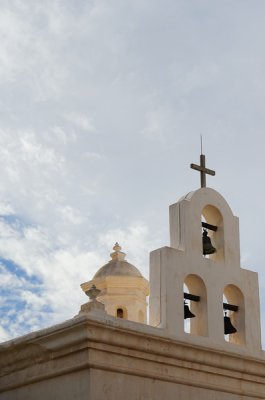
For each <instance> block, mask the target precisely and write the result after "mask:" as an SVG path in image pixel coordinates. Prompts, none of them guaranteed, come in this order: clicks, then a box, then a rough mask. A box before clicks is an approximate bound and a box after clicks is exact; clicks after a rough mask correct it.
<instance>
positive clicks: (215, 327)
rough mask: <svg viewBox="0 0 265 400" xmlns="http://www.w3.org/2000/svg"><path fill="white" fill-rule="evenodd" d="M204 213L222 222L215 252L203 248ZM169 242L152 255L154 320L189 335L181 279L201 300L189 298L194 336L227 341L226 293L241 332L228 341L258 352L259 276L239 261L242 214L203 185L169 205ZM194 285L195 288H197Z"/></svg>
mask: <svg viewBox="0 0 265 400" xmlns="http://www.w3.org/2000/svg"><path fill="white" fill-rule="evenodd" d="M203 217H204V219H205V221H206V222H207V223H209V224H212V225H216V226H217V227H218V229H217V231H216V233H214V234H213V235H212V243H213V244H214V246H215V247H216V248H217V252H216V253H215V254H213V255H211V256H209V258H206V257H204V256H203V254H202V227H201V221H202V218H203ZM170 244H171V247H163V248H161V249H158V250H155V251H153V252H152V253H151V255H150V324H151V325H153V326H159V327H163V328H164V329H165V330H166V331H167V332H168V334H169V335H170V336H172V337H176V338H181V339H183V340H185V338H187V333H185V332H184V320H183V290H184V288H183V285H184V283H186V285H187V286H188V285H189V286H190V287H191V288H193V293H192V294H194V295H198V296H200V302H199V303H194V302H191V303H190V307H191V311H192V312H194V314H195V315H196V318H193V319H192V320H191V332H192V335H191V336H196V335H199V336H204V337H206V338H207V340H208V341H209V343H210V342H211V343H217V342H218V343H223V344H224V345H225V346H227V345H229V343H227V342H226V341H225V339H224V319H223V317H224V313H223V295H224V294H225V295H226V297H227V300H228V302H229V303H230V304H234V305H237V306H238V307H239V309H238V312H233V313H230V314H231V321H232V323H233V324H234V325H235V326H236V329H237V333H235V334H233V335H230V337H229V340H230V343H231V342H232V343H236V344H238V346H239V347H241V348H247V349H248V350H249V351H251V352H260V350H261V335H260V309H259V288H258V277H257V274H256V273H255V272H252V271H248V270H246V269H242V268H241V267H240V248H239V226H238V218H237V217H235V216H234V215H233V214H232V211H231V209H230V207H229V206H228V204H227V202H226V201H225V200H224V198H223V197H222V196H221V195H220V194H219V193H218V192H216V191H215V190H213V189H210V188H202V189H199V190H197V191H195V192H191V193H189V194H188V195H187V196H185V197H184V198H182V199H181V200H180V201H179V202H177V203H176V204H173V205H171V206H170ZM194 291H195V292H194Z"/></svg>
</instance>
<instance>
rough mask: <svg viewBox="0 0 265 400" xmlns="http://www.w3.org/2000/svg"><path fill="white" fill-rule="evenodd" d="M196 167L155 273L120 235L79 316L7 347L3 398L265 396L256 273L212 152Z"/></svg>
mask: <svg viewBox="0 0 265 400" xmlns="http://www.w3.org/2000/svg"><path fill="white" fill-rule="evenodd" d="M191 166H192V168H193V169H197V170H199V171H200V174H201V188H200V189H198V190H196V191H194V192H190V193H188V194H187V195H186V196H184V197H183V198H181V199H180V200H179V201H178V202H177V203H175V204H173V205H171V206H170V207H169V217H170V218H169V222H170V246H165V247H162V248H160V249H157V250H154V251H152V252H151V254H150V279H149V282H148V281H147V280H146V279H145V278H144V277H143V276H142V275H141V273H140V271H139V270H138V269H137V268H136V267H135V266H133V265H132V264H130V263H129V262H128V261H127V260H126V258H125V253H123V251H122V249H121V247H120V245H119V244H118V243H116V244H115V246H114V248H113V252H112V253H111V259H110V261H109V262H108V263H107V264H106V265H104V266H103V267H101V268H100V269H99V270H98V272H97V273H96V274H95V276H94V278H93V279H92V280H90V281H88V282H85V283H83V284H81V288H82V290H83V291H84V292H85V294H87V295H88V297H89V301H88V302H87V303H85V304H83V305H82V306H81V308H80V311H79V313H78V315H76V316H75V317H73V318H72V319H71V320H68V321H66V322H64V323H62V324H59V325H56V326H53V327H51V328H48V329H43V330H41V331H38V332H33V333H31V334H28V335H26V336H23V337H20V338H18V339H15V340H12V341H9V342H6V343H3V344H2V345H1V346H0V399H1V400H33V399H34V400H36V399H37V400H46V399H49V400H55V399H56V400H58V399H64V400H73V399H78V400H85V399H86V400H103V399H104V400H105V399H106V400H114V399H115V400H117V399H126V400H161V398H163V399H166V400H173V399H174V400H189V399H191V400H208V399H209V400H239V399H240V400H242V399H243V400H253V399H265V354H264V352H263V350H262V347H261V334H260V309H259V289H258V276H257V274H256V273H255V272H252V271H248V270H246V269H243V268H241V266H240V248H239V221H238V218H237V217H235V216H234V215H233V213H232V211H231V209H230V207H229V205H228V204H227V202H226V200H225V199H224V198H223V197H222V196H221V195H220V194H219V193H218V192H217V191H215V190H213V189H210V188H207V187H206V180H205V174H206V173H208V174H211V175H213V174H214V173H213V171H211V170H208V169H207V168H206V167H205V157H204V155H201V163H200V165H199V166H196V165H194V164H192V165H191ZM149 294H150V297H149V318H147V309H148V308H147V296H148V295H149Z"/></svg>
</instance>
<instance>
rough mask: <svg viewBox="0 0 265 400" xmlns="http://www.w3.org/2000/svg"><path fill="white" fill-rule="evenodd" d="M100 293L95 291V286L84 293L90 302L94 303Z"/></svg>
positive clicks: (97, 290)
mask: <svg viewBox="0 0 265 400" xmlns="http://www.w3.org/2000/svg"><path fill="white" fill-rule="evenodd" d="M100 292H101V290H99V289H97V288H96V286H95V285H92V286H91V288H90V289H89V290H87V291H86V292H85V293H86V295H87V296H88V297H89V299H90V300H92V301H94V300H96V298H97V297H98V295H99V293H100Z"/></svg>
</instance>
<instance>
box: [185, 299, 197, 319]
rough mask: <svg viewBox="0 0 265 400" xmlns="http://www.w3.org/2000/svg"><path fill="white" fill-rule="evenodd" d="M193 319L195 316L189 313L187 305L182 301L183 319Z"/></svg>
mask: <svg viewBox="0 0 265 400" xmlns="http://www.w3.org/2000/svg"><path fill="white" fill-rule="evenodd" d="M194 317H196V315H194V314H193V313H192V312H191V311H190V309H189V306H188V304H187V303H186V301H185V300H184V319H187V318H194Z"/></svg>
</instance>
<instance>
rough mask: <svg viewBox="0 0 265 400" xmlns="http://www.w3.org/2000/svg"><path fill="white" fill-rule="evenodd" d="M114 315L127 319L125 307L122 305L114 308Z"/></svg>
mask: <svg viewBox="0 0 265 400" xmlns="http://www.w3.org/2000/svg"><path fill="white" fill-rule="evenodd" d="M116 317H117V318H123V319H127V312H126V308H124V307H118V308H117V310H116Z"/></svg>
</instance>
